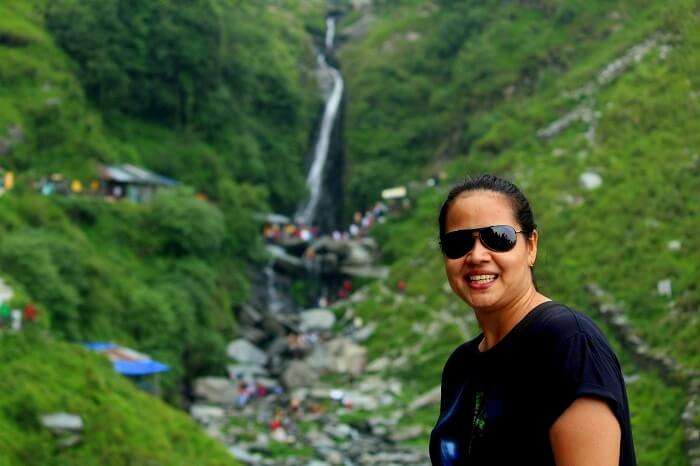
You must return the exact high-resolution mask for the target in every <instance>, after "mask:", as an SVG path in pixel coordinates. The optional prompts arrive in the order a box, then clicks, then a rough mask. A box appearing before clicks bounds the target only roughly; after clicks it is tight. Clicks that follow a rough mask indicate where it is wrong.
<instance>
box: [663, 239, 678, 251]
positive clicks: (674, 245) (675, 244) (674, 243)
mask: <svg viewBox="0 0 700 466" xmlns="http://www.w3.org/2000/svg"><path fill="white" fill-rule="evenodd" d="M666 247H667V248H668V250H669V251H680V250H681V242H680V240H677V239H673V240H671V241H669V242H668V243H666Z"/></svg>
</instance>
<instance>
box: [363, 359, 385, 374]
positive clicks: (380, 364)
mask: <svg viewBox="0 0 700 466" xmlns="http://www.w3.org/2000/svg"><path fill="white" fill-rule="evenodd" d="M390 364H391V361H390V360H389V358H387V357H386V356H381V357H378V358H377V359H375V360H374V361H372V362H370V363H369V364H368V365H367V367H366V370H367V372H383V371H385V370H386V369H388V368H389V365H390Z"/></svg>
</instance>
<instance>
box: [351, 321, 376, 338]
mask: <svg viewBox="0 0 700 466" xmlns="http://www.w3.org/2000/svg"><path fill="white" fill-rule="evenodd" d="M376 329H377V324H376V323H374V322H372V323H370V324H369V325H367V326H365V327H361V328H359V329H358V330H355V332H354V333H353V334H352V339H353V340H355V341H356V342H358V343H362V342H363V341H367V340H368V339H369V337H371V336H372V334H373V333H374V331H375V330H376Z"/></svg>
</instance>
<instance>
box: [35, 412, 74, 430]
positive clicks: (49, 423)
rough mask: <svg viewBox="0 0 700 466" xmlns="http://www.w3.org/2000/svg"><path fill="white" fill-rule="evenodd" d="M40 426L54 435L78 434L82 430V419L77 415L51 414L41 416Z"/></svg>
mask: <svg viewBox="0 0 700 466" xmlns="http://www.w3.org/2000/svg"><path fill="white" fill-rule="evenodd" d="M41 425H43V426H44V427H46V428H47V429H49V430H51V431H53V432H56V433H60V432H80V431H82V430H83V419H82V418H81V417H80V416H78V415H77V414H70V413H64V412H58V413H51V414H45V415H43V416H41Z"/></svg>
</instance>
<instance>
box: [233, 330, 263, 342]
mask: <svg viewBox="0 0 700 466" xmlns="http://www.w3.org/2000/svg"><path fill="white" fill-rule="evenodd" d="M238 333H239V334H240V336H241V337H242V338H243V339H245V340H248V341H250V342H252V343H260V342H262V341H265V339H267V334H266V333H265V332H263V331H262V330H260V329H259V328H255V327H240V328H239V329H238Z"/></svg>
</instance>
